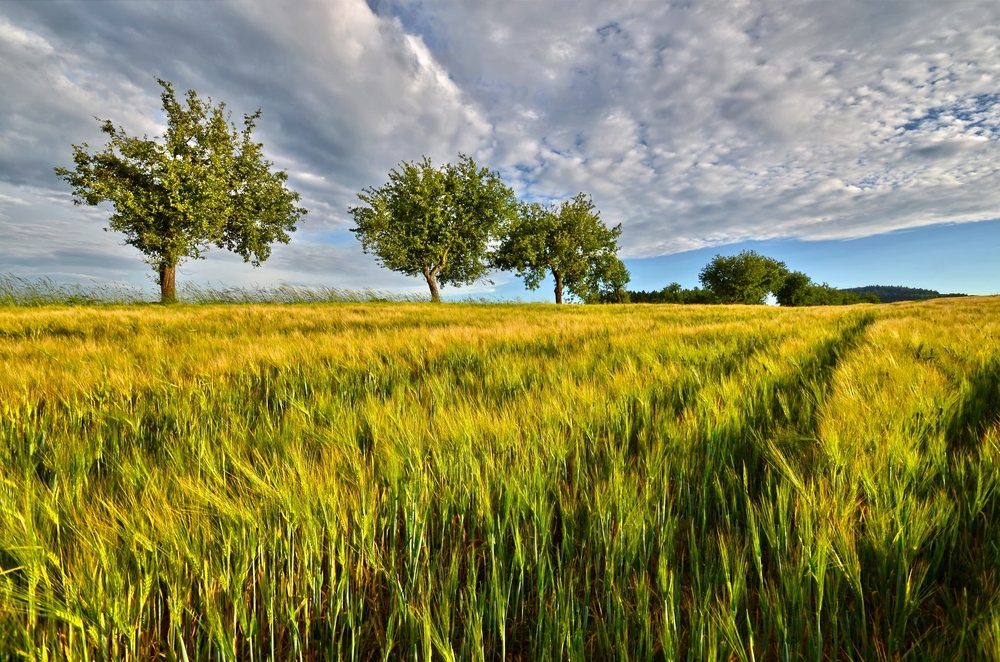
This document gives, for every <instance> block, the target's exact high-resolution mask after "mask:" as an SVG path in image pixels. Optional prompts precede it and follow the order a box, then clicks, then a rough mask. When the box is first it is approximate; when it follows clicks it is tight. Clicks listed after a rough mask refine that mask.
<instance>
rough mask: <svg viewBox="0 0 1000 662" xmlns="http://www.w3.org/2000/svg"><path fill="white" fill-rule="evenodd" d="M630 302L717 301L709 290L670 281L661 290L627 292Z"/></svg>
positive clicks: (692, 302) (686, 302) (691, 302)
mask: <svg viewBox="0 0 1000 662" xmlns="http://www.w3.org/2000/svg"><path fill="white" fill-rule="evenodd" d="M628 296H629V301H631V302H632V303H685V304H694V303H718V300H717V299H716V297H715V295H714V294H712V292H711V291H710V290H706V289H702V288H700V287H694V288H691V289H685V288H684V287H681V284H680V283H670V284H669V285H667V286H666V287H664V288H663V289H662V290H653V291H650V292H646V291H642V290H638V291H631V292H629V293H628Z"/></svg>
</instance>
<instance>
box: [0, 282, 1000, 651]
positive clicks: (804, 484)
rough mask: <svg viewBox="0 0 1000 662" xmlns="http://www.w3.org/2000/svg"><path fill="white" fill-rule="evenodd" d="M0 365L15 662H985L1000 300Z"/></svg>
mask: <svg viewBox="0 0 1000 662" xmlns="http://www.w3.org/2000/svg"><path fill="white" fill-rule="evenodd" d="M306 339H307V341H306ZM0 352H2V355H3V364H4V367H5V369H4V370H3V371H2V372H0V531H2V532H3V535H0V650H2V651H4V652H5V654H6V655H7V656H11V657H21V656H23V657H27V658H33V657H45V658H47V659H157V658H161V657H162V658H179V659H183V658H187V659H371V658H373V657H377V658H388V659H395V658H400V657H414V656H415V657H421V658H424V659H429V658H432V657H440V658H442V659H450V658H460V659H469V658H473V659H484V658H485V659H506V658H511V659H553V658H559V659H567V658H568V659H619V658H624V657H629V658H638V659H669V660H674V659H737V660H739V659H757V660H770V659H786V658H787V659H799V658H801V659H811V660H825V659H830V660H833V659H857V660H867V659H997V657H998V655H1000V638H998V635H1000V549H998V547H997V545H996V541H997V540H998V539H1000V421H998V415H1000V410H998V403H1000V393H998V389H1000V382H998V375H1000V298H964V299H949V300H937V301H932V302H922V303H917V304H901V305H898V306H891V307H890V306H879V307H871V308H866V309H857V308H823V309H817V308H809V309H794V308H793V309H780V308H762V307H711V308H708V307H684V306H675V307H671V308H669V309H667V310H664V309H662V308H656V307H649V306H645V307H640V306H599V307H574V308H570V309H565V308H553V307H546V306H489V307H482V306H462V305H455V306H447V307H437V308H432V309H428V308H427V307H426V306H423V305H415V304H393V305H371V304H366V305H357V304H332V305H297V306H278V305H269V306H252V305H247V306H197V307H193V306H179V307H172V308H162V307H126V306H118V307H101V308H84V307H77V308H73V309H65V308H0Z"/></svg>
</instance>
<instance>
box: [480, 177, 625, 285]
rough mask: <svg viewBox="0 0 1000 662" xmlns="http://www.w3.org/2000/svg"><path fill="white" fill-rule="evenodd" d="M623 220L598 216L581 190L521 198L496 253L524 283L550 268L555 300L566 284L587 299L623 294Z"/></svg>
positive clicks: (498, 261)
mask: <svg viewBox="0 0 1000 662" xmlns="http://www.w3.org/2000/svg"><path fill="white" fill-rule="evenodd" d="M619 236H621V224H619V225H616V226H614V227H612V228H609V227H607V226H606V225H604V223H602V222H601V219H600V212H598V211H597V209H596V208H595V207H594V203H593V201H592V200H591V199H590V197H589V196H587V195H585V194H583V193H579V194H577V195H576V196H575V197H574V198H572V199H570V200H567V201H565V202H563V203H562V204H561V205H559V206H558V207H557V206H549V207H546V206H544V205H541V204H539V203H537V202H533V203H527V204H522V205H521V207H520V213H519V215H518V218H517V220H516V221H515V222H513V223H512V224H511V225H510V227H509V228H508V229H507V232H506V234H505V236H504V237H503V239H502V241H501V243H500V247H499V248H498V249H497V251H496V254H495V256H494V265H495V266H496V267H497V268H499V269H509V270H514V271H516V272H517V274H518V275H519V276H520V277H522V278H523V279H524V285H525V287H527V288H528V289H531V290H534V289H537V288H538V286H539V285H540V284H541V282H542V280H543V279H544V278H545V277H546V276H547V275H548V274H552V278H553V280H554V281H555V299H556V303H562V299H563V291H564V288H565V289H566V290H568V291H569V292H570V293H571V294H573V295H574V296H576V297H578V298H579V299H581V300H583V301H585V302H587V301H591V302H592V301H599V300H607V301H613V300H619V301H621V300H623V299H624V298H625V285H626V284H627V283H628V281H629V273H628V270H627V269H626V268H625V265H624V264H623V263H622V261H621V260H620V259H618V255H617V252H618V237H619Z"/></svg>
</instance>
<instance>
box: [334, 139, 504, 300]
mask: <svg viewBox="0 0 1000 662" xmlns="http://www.w3.org/2000/svg"><path fill="white" fill-rule="evenodd" d="M358 198H359V199H360V200H361V201H362V202H363V203H365V206H357V207H352V208H351V210H350V211H351V214H352V215H353V216H354V222H355V227H354V228H352V229H351V232H353V233H354V234H355V235H356V236H357V237H358V239H359V240H360V241H361V246H362V248H363V249H364V251H365V252H366V253H373V254H374V255H375V256H376V258H377V259H378V261H379V262H380V263H381V264H382V265H383V266H385V267H387V268H389V269H392V270H393V271H399V272H401V273H404V274H406V275H407V276H417V275H422V276H423V277H424V280H426V281H427V287H428V288H429V289H430V292H431V301H435V302H438V301H440V300H441V291H440V285H445V284H455V285H466V284H469V283H473V282H475V281H477V280H479V279H480V278H482V277H483V276H485V275H486V272H487V270H488V268H489V266H488V263H487V259H486V258H487V248H488V245H489V243H490V241H492V240H494V239H495V238H496V234H497V232H498V230H499V228H500V227H501V226H502V225H503V224H504V223H506V222H507V221H508V220H509V219H510V218H512V217H513V216H514V214H515V211H516V208H517V202H516V199H515V197H514V192H513V191H512V190H511V189H510V188H509V187H508V186H507V185H506V184H504V183H503V181H502V180H501V179H500V176H499V174H497V173H495V172H492V171H490V170H487V169H486V168H479V167H478V166H477V165H476V162H475V161H474V160H472V158H470V157H468V156H465V155H459V161H458V163H454V164H447V165H445V166H443V167H441V168H434V167H433V166H432V165H431V161H430V159H428V158H427V157H424V158H423V159H422V160H421V161H419V162H417V163H410V162H405V161H404V162H402V163H400V164H399V165H398V166H397V167H395V168H394V169H392V170H391V171H390V172H389V181H388V183H386V184H384V185H383V186H381V187H379V188H366V189H365V190H363V191H362V192H361V193H359V194H358Z"/></svg>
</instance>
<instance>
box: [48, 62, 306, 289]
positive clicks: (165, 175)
mask: <svg viewBox="0 0 1000 662" xmlns="http://www.w3.org/2000/svg"><path fill="white" fill-rule="evenodd" d="M158 82H159V84H160V86H161V87H162V88H163V92H162V94H161V95H160V98H161V100H162V102H163V110H164V113H165V114H166V119H167V130H166V133H165V134H164V135H163V136H162V137H160V138H159V139H150V138H147V137H145V136H143V137H142V138H137V137H134V136H130V135H128V134H127V133H126V131H125V129H124V128H121V127H116V126H115V125H114V124H113V123H112V122H111V121H110V120H105V121H103V122H102V124H101V131H102V132H103V133H105V134H106V135H107V136H108V143H107V145H106V146H105V147H104V149H103V150H102V151H98V152H94V153H91V152H90V151H88V149H89V146H88V145H87V144H86V143H83V144H81V145H73V161H74V164H75V165H74V167H73V168H72V169H69V168H56V169H55V170H56V173H57V174H58V175H59V176H60V177H61V178H63V179H65V180H66V181H67V182H68V183H69V184H70V186H72V188H73V195H74V202H75V203H76V204H88V205H97V204H100V203H102V202H110V203H111V205H112V206H113V208H114V213H113V214H112V215H111V217H110V219H109V221H108V229H110V230H113V231H115V232H121V233H123V234H124V235H125V242H126V243H127V244H129V245H131V246H134V247H135V248H137V249H138V250H139V251H140V252H142V253H143V255H145V256H146V258H147V260H148V261H149V262H150V263H151V264H152V265H153V267H154V269H156V271H157V273H158V277H159V282H160V286H161V296H162V298H163V300H164V301H170V300H173V299H174V297H175V291H174V273H175V268H176V266H177V265H178V264H179V263H180V262H181V261H183V260H184V259H187V258H200V257H202V254H203V252H204V251H205V250H206V249H207V248H208V247H209V246H212V245H214V246H218V247H220V248H225V249H228V250H230V251H233V252H234V253H236V254H238V255H240V256H241V257H242V258H243V259H244V260H246V261H248V262H252V263H253V264H254V265H255V266H256V265H259V264H260V263H261V262H263V261H264V260H266V259H267V258H268V257H269V256H270V253H271V244H273V243H274V242H282V243H287V242H288V240H289V233H290V232H293V231H294V230H295V227H296V223H297V222H298V221H299V219H300V218H301V217H302V215H304V214H305V213H306V210H305V209H304V208H302V207H298V206H297V205H296V203H297V202H298V200H299V194H298V193H296V192H294V191H292V190H290V189H288V188H287V187H286V186H285V181H286V179H287V175H286V173H285V172H284V171H281V170H277V171H273V170H272V165H273V164H272V163H271V162H270V161H268V160H267V159H265V158H264V155H263V145H262V144H261V143H258V142H254V140H253V131H254V128H255V126H256V122H257V120H258V119H259V118H260V110H258V111H257V112H255V113H253V114H251V115H247V116H245V117H244V119H243V128H242V130H238V129H237V127H236V125H235V124H233V123H232V122H231V121H230V120H229V117H230V116H229V114H227V112H226V108H225V104H222V103H220V104H218V105H216V106H213V105H212V101H211V99H208V100H202V99H200V98H199V97H198V95H197V94H196V93H195V91H194V90H189V91H188V93H187V95H186V97H185V100H184V101H185V103H182V102H181V101H178V100H177V98H176V95H175V93H174V89H173V86H172V85H171V84H170V83H168V82H167V81H164V80H159V79H158Z"/></svg>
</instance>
